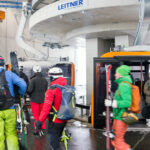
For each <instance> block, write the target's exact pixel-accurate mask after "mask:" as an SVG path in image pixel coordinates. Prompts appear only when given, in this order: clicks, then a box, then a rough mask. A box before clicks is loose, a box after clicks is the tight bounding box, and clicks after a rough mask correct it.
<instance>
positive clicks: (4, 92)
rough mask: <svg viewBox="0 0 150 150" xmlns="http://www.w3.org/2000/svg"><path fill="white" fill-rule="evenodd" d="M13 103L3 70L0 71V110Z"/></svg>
mask: <svg viewBox="0 0 150 150" xmlns="http://www.w3.org/2000/svg"><path fill="white" fill-rule="evenodd" d="M12 103H13V97H12V96H11V94H10V91H9V87H8V83H7V81H6V77H5V70H2V71H1V72H0V110H3V109H8V108H9V107H10V106H11V105H12Z"/></svg>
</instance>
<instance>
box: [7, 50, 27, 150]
mask: <svg viewBox="0 0 150 150" xmlns="http://www.w3.org/2000/svg"><path fill="white" fill-rule="evenodd" d="M10 60H11V71H12V72H14V73H15V74H17V75H18V76H19V67H18V60H17V55H16V53H15V52H11V53H10ZM14 91H15V98H16V99H18V100H17V101H16V103H17V104H15V107H16V113H17V124H16V128H17V133H18V138H19V145H20V149H21V150H27V140H26V136H25V132H27V128H26V126H25V125H24V113H23V102H22V100H21V98H20V95H19V93H18V88H17V87H16V86H15V87H14Z"/></svg>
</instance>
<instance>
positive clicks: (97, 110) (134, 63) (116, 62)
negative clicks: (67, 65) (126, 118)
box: [91, 52, 150, 128]
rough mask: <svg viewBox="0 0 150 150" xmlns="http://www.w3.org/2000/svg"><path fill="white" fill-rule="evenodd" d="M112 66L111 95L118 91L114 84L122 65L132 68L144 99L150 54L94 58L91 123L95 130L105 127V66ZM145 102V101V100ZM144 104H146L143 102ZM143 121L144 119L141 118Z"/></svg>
mask: <svg viewBox="0 0 150 150" xmlns="http://www.w3.org/2000/svg"><path fill="white" fill-rule="evenodd" d="M108 64H111V65H112V69H111V77H110V78H111V91H112V92H111V95H113V93H114V92H115V90H116V89H117V85H116V84H115V83H114V80H115V76H114V75H115V70H116V68H117V67H118V66H120V65H122V64H126V65H129V66H130V67H131V75H132V77H133V81H134V84H138V86H139V88H140V91H141V96H142V97H143V96H144V94H143V85H144V82H145V81H146V80H147V79H148V71H149V68H150V66H149V64H150V52H108V53H105V54H103V55H102V56H101V57H97V58H94V88H93V93H92V106H91V123H92V126H93V127H94V128H104V127H105V116H104V115H103V114H104V112H105V111H106V108H105V106H104V99H105V98H106V69H105V65H108ZM143 101H144V100H143ZM143 103H144V102H143ZM141 119H143V118H141Z"/></svg>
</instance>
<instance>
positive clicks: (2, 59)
mask: <svg viewBox="0 0 150 150" xmlns="http://www.w3.org/2000/svg"><path fill="white" fill-rule="evenodd" d="M4 64H5V62H4V58H3V57H2V56H0V66H4Z"/></svg>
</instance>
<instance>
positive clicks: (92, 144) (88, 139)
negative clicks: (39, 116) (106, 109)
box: [27, 121, 150, 150]
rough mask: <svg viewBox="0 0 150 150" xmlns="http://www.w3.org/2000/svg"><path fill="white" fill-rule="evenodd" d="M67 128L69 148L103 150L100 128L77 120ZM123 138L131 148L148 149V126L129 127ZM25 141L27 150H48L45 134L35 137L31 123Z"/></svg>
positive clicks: (149, 129) (72, 149) (149, 140)
mask: <svg viewBox="0 0 150 150" xmlns="http://www.w3.org/2000/svg"><path fill="white" fill-rule="evenodd" d="M67 129H68V130H69V132H71V134H72V140H70V141H69V150H105V139H106V138H105V137H104V136H103V135H102V132H103V131H102V130H98V129H93V128H91V127H88V124H80V122H79V121H75V122H71V123H69V124H68V125H67ZM125 139H126V141H127V143H128V144H130V145H131V147H132V150H150V128H147V127H146V126H145V124H140V125H137V126H132V127H130V128H129V131H128V132H127V134H126V136H125ZM27 143H28V150H48V147H47V140H46V136H44V137H40V138H37V137H35V136H34V135H33V124H31V125H29V126H28V135H27ZM62 144H63V143H62ZM62 147H63V145H62ZM63 149H64V148H63Z"/></svg>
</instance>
